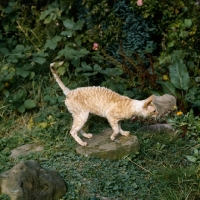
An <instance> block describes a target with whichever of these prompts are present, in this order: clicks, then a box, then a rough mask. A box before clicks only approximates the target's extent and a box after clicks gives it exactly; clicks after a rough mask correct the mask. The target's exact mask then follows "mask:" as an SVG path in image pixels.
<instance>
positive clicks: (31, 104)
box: [24, 99, 36, 109]
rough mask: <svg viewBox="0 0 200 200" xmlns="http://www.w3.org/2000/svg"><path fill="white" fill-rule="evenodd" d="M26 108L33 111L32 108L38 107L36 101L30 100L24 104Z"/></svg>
mask: <svg viewBox="0 0 200 200" xmlns="http://www.w3.org/2000/svg"><path fill="white" fill-rule="evenodd" d="M24 107H25V108H26V109H32V108H35V107H36V104H35V101H34V100H31V99H28V100H26V101H25V102H24Z"/></svg>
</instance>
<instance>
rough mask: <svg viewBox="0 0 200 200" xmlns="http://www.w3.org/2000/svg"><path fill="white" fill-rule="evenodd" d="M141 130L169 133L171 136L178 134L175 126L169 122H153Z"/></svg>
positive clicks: (174, 136)
mask: <svg viewBox="0 0 200 200" xmlns="http://www.w3.org/2000/svg"><path fill="white" fill-rule="evenodd" d="M140 131H141V132H144V131H148V132H150V133H167V134H168V135H169V136H170V137H173V138H176V137H177V136H178V135H177V133H176V131H175V130H174V128H173V127H172V126H171V125H169V124H153V125H148V126H144V127H142V128H141V129H140Z"/></svg>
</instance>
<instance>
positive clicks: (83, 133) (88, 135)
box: [79, 129, 93, 138]
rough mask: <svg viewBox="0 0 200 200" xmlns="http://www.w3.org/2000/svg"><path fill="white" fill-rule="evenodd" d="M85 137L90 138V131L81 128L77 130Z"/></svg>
mask: <svg viewBox="0 0 200 200" xmlns="http://www.w3.org/2000/svg"><path fill="white" fill-rule="evenodd" d="M79 132H80V133H81V134H82V135H83V136H84V137H85V138H91V137H92V136H93V135H92V134H91V133H85V132H84V131H83V130H82V129H81V130H80V131H79Z"/></svg>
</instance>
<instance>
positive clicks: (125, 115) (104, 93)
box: [50, 63, 158, 146]
mask: <svg viewBox="0 0 200 200" xmlns="http://www.w3.org/2000/svg"><path fill="white" fill-rule="evenodd" d="M54 65H55V63H51V65H50V69H51V71H52V73H53V75H54V78H55V79H56V81H57V83H58V85H59V86H60V88H61V89H62V91H63V93H64V94H65V95H66V99H65V105H66V106H67V108H68V110H69V112H70V113H71V114H72V117H73V125H72V128H71V130H70V134H71V135H72V137H73V138H74V139H75V140H76V141H77V142H78V143H79V144H80V145H82V146H86V145H87V143H86V142H83V141H82V140H81V139H80V138H79V136H78V132H80V133H81V134H82V135H83V136H84V137H86V138H91V137H92V134H87V133H85V132H84V131H83V130H82V127H83V126H84V124H85V123H86V121H87V119H88V116H89V114H90V113H92V114H95V115H98V116H101V117H105V118H107V120H108V122H109V123H110V126H111V127H112V130H113V133H112V135H111V137H110V138H111V140H114V139H115V137H116V136H117V135H118V133H120V134H122V135H124V136H128V135H129V132H128V131H123V130H122V129H121V126H120V123H119V122H120V121H121V120H123V119H130V118H131V117H133V116H142V117H149V116H151V117H156V116H157V114H158V113H157V111H156V107H155V105H154V104H153V103H152V96H150V97H149V98H147V99H146V100H142V101H139V100H134V99H130V98H128V97H126V96H122V95H119V94H117V93H116V92H113V91H112V90H110V89H107V88H104V87H95V86H93V87H80V88H77V89H74V90H69V89H68V88H67V87H65V85H64V84H63V82H62V81H61V80H60V78H59V77H58V75H57V73H56V72H55V70H54V68H53V67H54Z"/></svg>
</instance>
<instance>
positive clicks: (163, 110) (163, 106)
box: [153, 94, 176, 116]
mask: <svg viewBox="0 0 200 200" xmlns="http://www.w3.org/2000/svg"><path fill="white" fill-rule="evenodd" d="M153 103H154V105H155V106H156V108H157V111H158V113H159V116H163V115H167V114H168V113H170V112H171V111H173V110H174V106H176V98H175V97H174V96H172V95H169V94H165V95H162V96H155V95H153Z"/></svg>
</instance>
